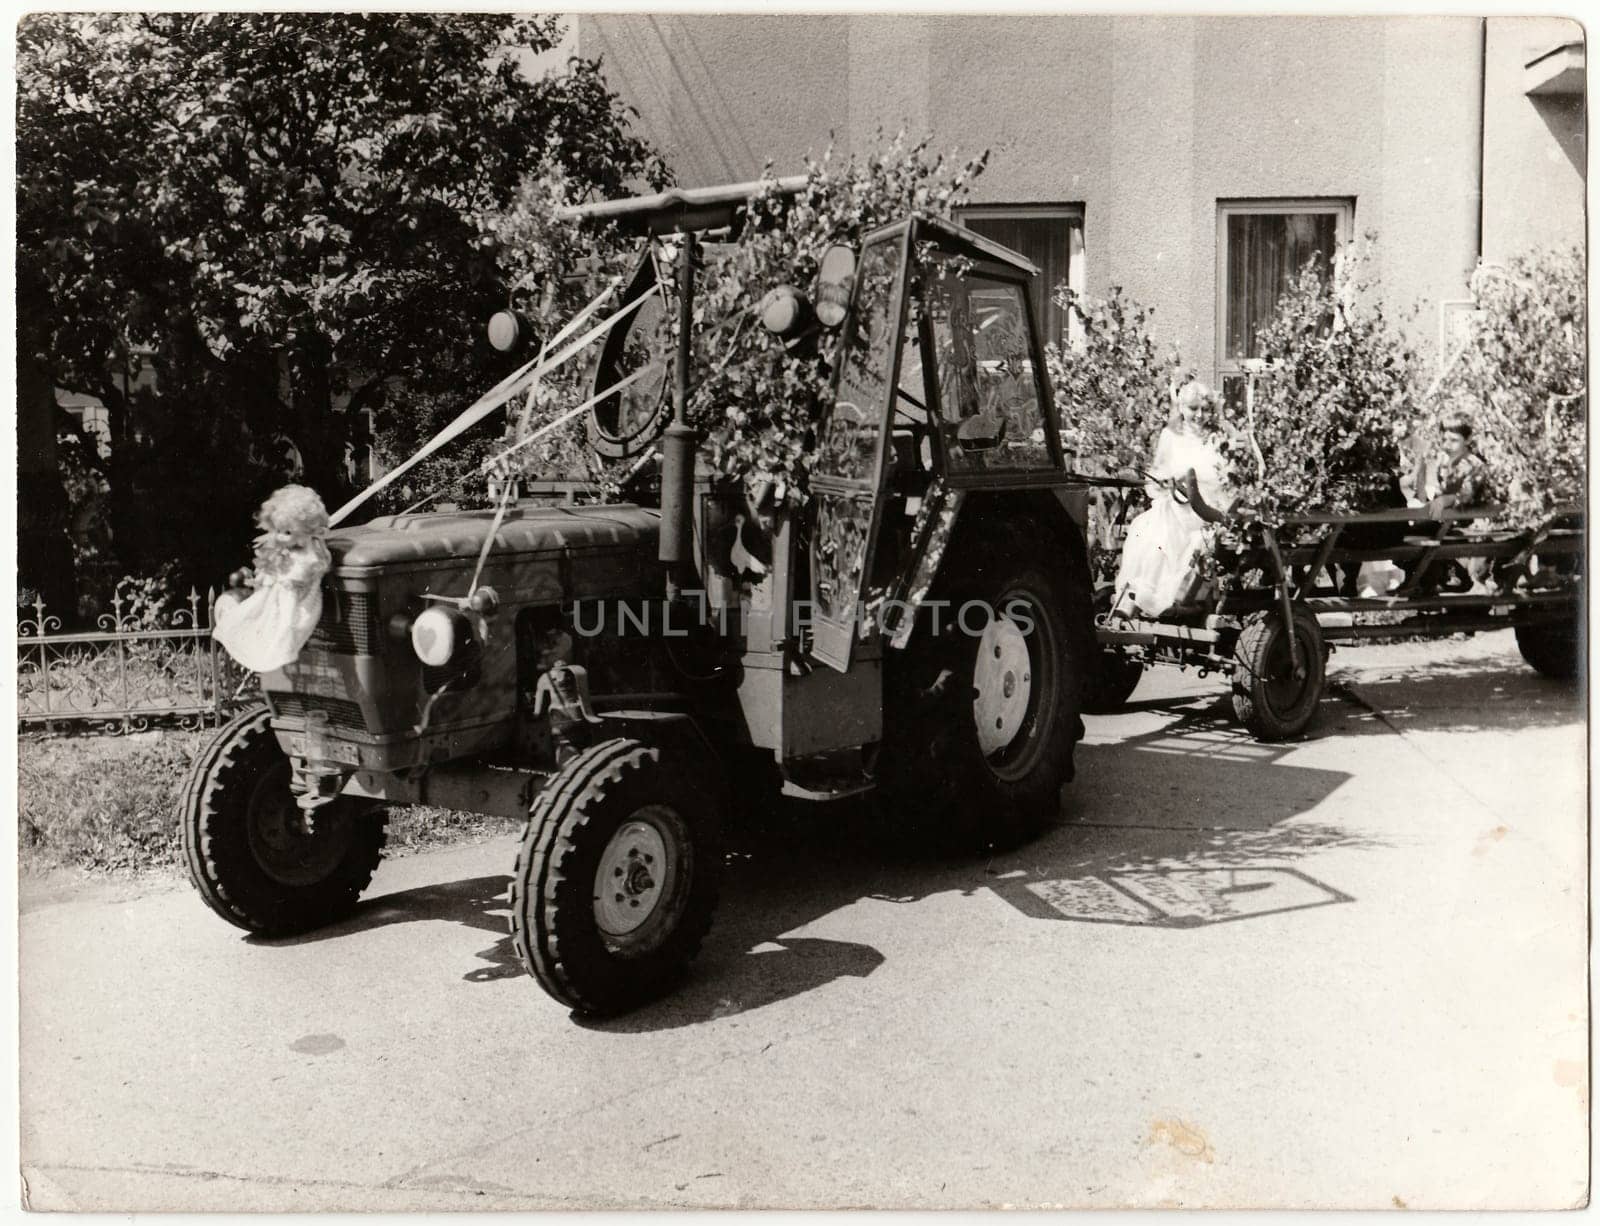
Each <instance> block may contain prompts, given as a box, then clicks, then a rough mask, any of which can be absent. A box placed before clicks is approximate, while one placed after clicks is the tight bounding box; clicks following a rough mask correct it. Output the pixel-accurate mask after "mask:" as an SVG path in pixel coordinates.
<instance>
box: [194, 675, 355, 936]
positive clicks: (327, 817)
mask: <svg viewBox="0 0 1600 1226" xmlns="http://www.w3.org/2000/svg"><path fill="white" fill-rule="evenodd" d="M270 718H271V717H270V716H269V714H268V712H267V709H266V708H265V707H255V708H252V709H251V710H248V711H245V712H244V713H243V714H241V715H239V716H238V717H237V718H235V719H234V720H232V721H231V722H230V723H228V724H225V725H224V726H223V727H222V728H221V729H219V730H218V732H217V735H216V736H215V737H213V738H212V740H211V742H210V744H208V745H207V746H206V748H205V749H204V750H203V751H202V752H201V754H200V756H199V757H197V758H196V759H195V761H194V765H193V766H192V767H190V770H189V777H188V779H187V781H186V782H185V783H184V786H183V792H182V794H181V796H180V798H179V801H178V826H179V837H180V841H181V843H182V845H183V856H184V861H185V863H186V864H187V865H188V869H189V879H190V880H191V881H192V882H193V883H194V887H195V889H196V890H198V891H199V892H200V897H201V899H202V900H204V902H205V904H206V906H208V907H210V908H211V909H212V910H213V911H215V912H216V913H217V914H218V915H220V916H221V917H222V918H223V919H225V920H227V921H228V922H229V923H230V924H234V925H236V926H238V927H240V928H243V929H245V930H246V931H247V932H253V933H257V934H259V935H261V936H288V935H290V934H293V933H297V932H306V931H309V930H311V929H313V928H320V927H322V926H323V925H325V924H329V923H332V922H333V921H334V920H337V919H340V918H341V917H343V916H344V915H346V914H348V913H349V911H350V910H351V909H352V908H353V907H354V906H355V905H356V902H357V900H358V899H359V898H360V897H361V892H362V891H363V890H365V889H366V888H367V886H368V885H369V884H370V883H371V881H372V874H373V873H374V872H376V871H377V868H378V862H379V860H381V859H382V858H383V845H384V841H385V839H386V837H387V830H386V822H387V815H386V814H385V812H384V810H383V809H382V808H381V807H380V806H378V805H375V804H373V803H372V802H370V801H362V800H356V799H354V798H342V797H341V798H338V799H335V800H332V801H329V802H328V803H327V804H325V805H323V806H322V807H321V808H319V809H318V810H316V813H315V815H314V819H313V824H312V828H311V829H310V830H309V831H308V830H307V829H306V826H305V822H304V820H303V816H302V814H301V810H300V808H299V807H298V806H297V805H296V804H295V799H294V794H293V793H292V792H291V791H290V788H289V759H288V757H287V756H285V754H284V752H283V750H282V749H280V748H279V747H278V739H277V737H276V736H274V735H273V732H272V726H271V722H270Z"/></svg>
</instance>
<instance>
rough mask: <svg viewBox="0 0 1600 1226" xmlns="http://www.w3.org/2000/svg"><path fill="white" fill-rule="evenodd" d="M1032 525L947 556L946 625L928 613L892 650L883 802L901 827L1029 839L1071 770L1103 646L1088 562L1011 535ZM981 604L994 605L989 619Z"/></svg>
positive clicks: (947, 838) (1056, 808)
mask: <svg viewBox="0 0 1600 1226" xmlns="http://www.w3.org/2000/svg"><path fill="white" fill-rule="evenodd" d="M1024 536H1025V534H1018V537H1016V538H1013V539H1012V540H1000V539H995V538H994V537H990V536H985V537H983V538H981V539H979V540H976V541H972V542H969V543H968V545H967V547H966V548H963V549H962V551H961V552H960V553H959V554H958V555H957V556H956V557H954V558H952V559H951V560H950V562H949V563H947V572H946V574H947V576H948V577H947V578H946V579H945V581H944V582H943V583H942V584H941V590H940V592H939V593H938V594H939V595H941V596H942V597H943V598H944V600H945V601H946V603H945V604H944V605H943V606H942V607H940V608H939V610H938V611H939V612H940V613H941V614H942V615H943V616H942V621H943V623H944V624H943V625H940V626H937V627H935V626H934V625H933V624H932V618H931V616H924V617H923V618H922V619H921V620H920V621H919V625H918V627H917V630H916V631H915V633H914V634H913V637H912V639H911V642H910V643H909V644H908V645H907V647H906V648H905V650H904V654H903V655H902V656H900V657H899V658H898V659H895V658H891V661H890V666H889V677H888V679H887V681H886V685H885V697H886V704H885V711H884V733H885V736H884V742H883V747H882V750H881V752H880V755H879V759H878V763H879V764H878V780H879V786H878V792H879V808H880V810H882V811H883V813H884V816H885V818H886V820H887V821H888V822H889V823H890V824H891V825H892V826H893V827H894V828H896V829H905V828H907V827H908V825H909V824H910V823H911V822H912V821H915V822H917V823H919V824H922V823H926V824H925V825H923V826H922V829H921V831H920V834H921V835H922V836H923V837H924V838H925V841H926V842H928V843H931V844H932V845H933V846H934V847H936V848H939V849H943V848H944V847H945V846H947V845H949V846H950V847H952V849H960V850H983V849H994V850H999V849H1005V848H1010V847H1014V846H1016V845H1018V844H1020V843H1023V842H1025V841H1027V840H1028V839H1030V838H1032V837H1034V836H1035V835H1037V834H1038V833H1039V832H1040V831H1041V830H1042V829H1044V827H1045V826H1046V825H1048V823H1049V822H1050V821H1051V820H1053V819H1054V818H1056V817H1057V816H1058V815H1059V813H1060V811H1061V795H1060V794H1061V788H1062V785H1063V784H1065V783H1067V782H1069V781H1070V780H1071V779H1072V775H1073V763H1072V758H1073V751H1074V749H1075V747H1076V746H1077V743H1078V741H1079V740H1080V739H1081V738H1082V736H1083V720H1082V718H1081V716H1080V712H1081V710H1082V704H1083V690H1084V687H1085V684H1086V683H1087V680H1088V676H1089V674H1090V672H1091V671H1092V670H1093V667H1094V658H1095V656H1096V654H1097V653H1098V648H1097V647H1096V645H1095V641H1094V613H1093V598H1092V596H1091V595H1090V590H1089V581H1088V575H1087V574H1086V573H1084V572H1082V571H1081V570H1079V569H1078V568H1075V567H1071V566H1070V565H1067V566H1064V565H1063V564H1061V563H1060V562H1056V563H1054V564H1047V563H1045V562H1043V561H1041V560H1040V558H1039V555H1038V551H1037V550H1036V549H1034V550H1030V549H1028V548H1027V547H1025V546H1022V545H1019V544H1015V543H1013V540H1016V539H1021V538H1022V537H1024ZM1013 602H1016V603H1015V604H1013ZM985 609H987V610H994V611H995V612H996V613H997V614H998V615H997V616H995V617H992V618H990V617H987V616H986V615H985V616H983V617H982V618H981V619H980V616H979V614H980V613H981V612H982V610H985ZM1008 609H1009V610H1010V612H1009V613H1008ZM922 612H923V614H924V615H928V614H930V612H931V610H929V609H928V608H926V607H925V608H924V609H923V611H922ZM1018 613H1020V614H1022V616H1021V617H1019V616H1015V615H1016V614H1018ZM963 614H966V616H965V617H963ZM1024 617H1025V618H1026V620H1027V621H1028V622H1031V627H1028V626H1025V625H1024V624H1023V618H1024ZM980 620H981V622H982V627H981V632H979V624H980Z"/></svg>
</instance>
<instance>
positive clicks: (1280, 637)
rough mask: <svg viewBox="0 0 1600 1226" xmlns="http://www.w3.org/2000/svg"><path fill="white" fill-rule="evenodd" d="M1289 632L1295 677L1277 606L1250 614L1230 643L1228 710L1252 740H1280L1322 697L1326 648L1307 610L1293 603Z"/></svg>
mask: <svg viewBox="0 0 1600 1226" xmlns="http://www.w3.org/2000/svg"><path fill="white" fill-rule="evenodd" d="M1294 634H1295V637H1296V639H1297V640H1298V641H1299V645H1300V654H1301V659H1302V660H1303V661H1304V662H1305V667H1304V669H1303V675H1301V676H1296V675H1295V672H1294V667H1293V663H1292V659H1293V657H1292V656H1291V655H1290V652H1289V635H1288V633H1287V632H1286V630H1285V628H1284V624H1283V615H1282V614H1281V613H1279V612H1277V611H1273V612H1270V613H1254V614H1252V615H1251V616H1250V619H1249V620H1248V621H1247V622H1245V625H1244V629H1243V630H1241V631H1240V632H1239V641H1238V642H1237V643H1236V644H1235V645H1234V648H1233V658H1234V672H1233V713H1234V714H1235V715H1236V716H1237V717H1238V719H1239V722H1240V723H1242V724H1243V725H1244V726H1245V727H1246V728H1248V729H1249V730H1250V732H1251V734H1252V735H1253V736H1254V737H1255V738H1256V739H1257V740H1258V741H1286V740H1288V739H1290V738H1291V737H1296V736H1299V735H1300V734H1301V733H1302V732H1304V731H1305V729H1306V726H1307V725H1308V724H1310V723H1311V720H1312V717H1313V716H1315V715H1316V713H1317V705H1318V704H1319V703H1320V702H1321V701H1322V685H1323V681H1324V680H1325V678H1326V676H1327V669H1328V651H1327V647H1326V646H1325V645H1324V643H1323V641H1322V627H1321V626H1319V625H1318V624H1317V618H1316V615H1315V614H1314V613H1312V612H1311V610H1310V609H1307V608H1304V607H1303V606H1299V605H1297V606H1295V609H1294Z"/></svg>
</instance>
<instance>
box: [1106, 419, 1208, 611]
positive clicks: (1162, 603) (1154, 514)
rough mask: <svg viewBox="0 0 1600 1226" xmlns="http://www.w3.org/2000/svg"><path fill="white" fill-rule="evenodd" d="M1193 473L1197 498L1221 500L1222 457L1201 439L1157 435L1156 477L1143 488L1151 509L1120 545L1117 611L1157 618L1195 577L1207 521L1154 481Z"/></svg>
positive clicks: (1168, 430) (1167, 432) (1168, 433)
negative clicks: (1130, 610)
mask: <svg viewBox="0 0 1600 1226" xmlns="http://www.w3.org/2000/svg"><path fill="white" fill-rule="evenodd" d="M1191 468H1192V469H1193V470H1194V474H1195V482H1196V484H1197V485H1198V486H1199V489H1200V496H1201V497H1202V498H1204V499H1205V500H1206V503H1207V504H1208V505H1210V506H1220V505H1221V504H1222V502H1223V485H1222V457H1221V456H1220V455H1219V454H1218V453H1217V450H1216V448H1214V447H1212V446H1211V445H1210V444H1208V443H1207V442H1206V441H1205V440H1204V439H1200V438H1196V437H1194V436H1193V435H1189V434H1179V433H1177V432H1176V431H1174V430H1172V429H1171V428H1170V427H1168V428H1166V429H1164V430H1162V431H1161V437H1160V439H1159V440H1158V441H1157V442H1156V454H1155V459H1154V460H1153V461H1152V462H1151V465H1150V475H1151V477H1152V478H1153V479H1154V480H1152V482H1151V483H1150V484H1149V485H1148V486H1147V487H1146V488H1147V489H1148V490H1149V493H1150V508H1149V510H1147V511H1145V512H1143V513H1142V514H1141V515H1139V516H1138V517H1137V518H1136V519H1135V520H1134V521H1133V522H1132V523H1131V524H1129V525H1128V534H1127V536H1126V537H1125V538H1124V540H1123V543H1122V564H1121V566H1120V567H1119V568H1118V570H1117V586H1116V595H1117V602H1116V607H1117V608H1119V609H1126V608H1127V606H1128V605H1129V604H1132V605H1133V606H1134V607H1135V608H1137V609H1138V611H1139V612H1140V613H1142V614H1143V615H1144V616H1146V617H1160V616H1161V614H1163V613H1165V612H1166V611H1167V610H1168V609H1170V608H1171V607H1172V606H1173V605H1174V604H1175V603H1177V600H1178V597H1179V596H1180V595H1181V594H1182V591H1183V589H1184V587H1186V586H1187V585H1188V581H1189V580H1190V578H1191V577H1192V576H1193V573H1194V566H1195V564H1196V561H1197V555H1198V554H1201V553H1203V551H1204V549H1205V535H1204V533H1205V526H1206V525H1205V521H1204V520H1203V519H1201V518H1200V516H1198V515H1197V514H1195V511H1194V508H1193V507H1190V506H1189V505H1188V504H1187V503H1181V502H1179V501H1178V500H1177V499H1176V498H1174V497H1173V496H1172V493H1171V491H1170V490H1169V489H1168V488H1167V487H1166V486H1164V485H1158V484H1156V482H1157V481H1166V480H1170V479H1171V478H1173V477H1181V476H1182V475H1183V474H1184V473H1186V472H1188V471H1189V470H1190V469H1191Z"/></svg>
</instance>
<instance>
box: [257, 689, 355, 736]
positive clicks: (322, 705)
mask: <svg viewBox="0 0 1600 1226" xmlns="http://www.w3.org/2000/svg"><path fill="white" fill-rule="evenodd" d="M267 702H268V703H269V704H270V705H271V707H272V713H273V714H274V715H281V716H283V717H284V718H285V719H304V718H305V717H306V716H307V715H309V714H310V713H311V712H313V711H325V712H327V715H328V727H330V728H342V729H344V730H345V731H347V732H365V731H366V730H367V721H366V720H365V719H364V718H363V717H362V715H361V704H360V703H358V702H352V701H350V699H348V698H326V697H324V696H322V695H321V694H268V695H267Z"/></svg>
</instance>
